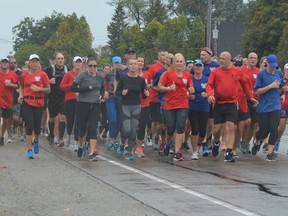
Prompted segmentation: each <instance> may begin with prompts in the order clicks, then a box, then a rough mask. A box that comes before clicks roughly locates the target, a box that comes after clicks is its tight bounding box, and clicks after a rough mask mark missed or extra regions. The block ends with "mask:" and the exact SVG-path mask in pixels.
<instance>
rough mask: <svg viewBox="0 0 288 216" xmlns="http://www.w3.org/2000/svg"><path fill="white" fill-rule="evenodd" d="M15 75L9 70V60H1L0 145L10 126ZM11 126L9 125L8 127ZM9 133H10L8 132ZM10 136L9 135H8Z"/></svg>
mask: <svg viewBox="0 0 288 216" xmlns="http://www.w3.org/2000/svg"><path fill="white" fill-rule="evenodd" d="M17 81H18V77H17V75H16V73H15V72H14V71H12V70H10V69H9V59H8V58H3V59H1V68H0V117H3V123H2V130H0V145H4V134H5V131H6V129H7V127H8V126H9V125H10V124H9V122H10V119H11V117H12V107H13V93H14V89H16V88H17V87H18V85H17ZM10 126H11V125H10ZM10 132H11V131H10ZM9 135H10V134H9Z"/></svg>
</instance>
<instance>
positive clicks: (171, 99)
mask: <svg viewBox="0 0 288 216" xmlns="http://www.w3.org/2000/svg"><path fill="white" fill-rule="evenodd" d="M184 65H185V59H184V56H183V55H182V54H180V53H177V54H175V56H174V59H173V69H170V70H168V71H166V72H165V73H163V75H162V76H161V78H160V81H159V83H158V89H159V90H160V91H161V92H166V95H165V99H164V105H163V108H164V110H166V111H167V112H166V113H167V116H166V117H167V119H166V120H167V121H166V123H167V136H168V137H167V143H168V145H169V143H170V142H171V139H172V136H173V134H174V132H175V129H176V138H175V154H174V157H173V159H174V160H175V161H182V160H183V158H182V154H181V152H180V151H181V146H182V141H183V138H184V137H183V133H184V131H185V121H186V118H187V115H188V111H189V102H188V95H189V94H192V93H194V88H193V83H192V77H191V74H190V73H189V72H186V71H184V70H183V68H184ZM187 94H188V95H187Z"/></svg>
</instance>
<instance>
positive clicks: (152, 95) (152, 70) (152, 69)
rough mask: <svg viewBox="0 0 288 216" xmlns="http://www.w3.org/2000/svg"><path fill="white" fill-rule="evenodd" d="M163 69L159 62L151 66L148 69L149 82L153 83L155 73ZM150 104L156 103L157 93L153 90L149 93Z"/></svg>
mask: <svg viewBox="0 0 288 216" xmlns="http://www.w3.org/2000/svg"><path fill="white" fill-rule="evenodd" d="M164 67H165V66H164V65H162V64H161V63H160V62H156V63H155V64H153V65H151V66H150V67H149V70H148V71H149V74H150V79H151V82H153V79H154V76H155V74H156V73H157V71H158V70H160V69H162V68H164ZM150 102H153V103H157V102H158V92H157V91H155V90H153V89H151V91H150Z"/></svg>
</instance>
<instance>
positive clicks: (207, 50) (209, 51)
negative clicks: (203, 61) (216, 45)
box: [201, 47, 214, 56]
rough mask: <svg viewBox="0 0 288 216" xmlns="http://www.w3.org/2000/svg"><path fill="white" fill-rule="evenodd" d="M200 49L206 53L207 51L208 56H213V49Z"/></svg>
mask: <svg viewBox="0 0 288 216" xmlns="http://www.w3.org/2000/svg"><path fill="white" fill-rule="evenodd" d="M201 51H205V52H206V53H208V54H209V55H210V56H213V55H214V53H213V51H212V50H211V49H210V48H209V47H204V48H202V49H201Z"/></svg>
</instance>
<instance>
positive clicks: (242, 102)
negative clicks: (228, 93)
mask: <svg viewBox="0 0 288 216" xmlns="http://www.w3.org/2000/svg"><path fill="white" fill-rule="evenodd" d="M243 79H244V81H245V85H248V86H249V89H250V81H249V77H248V75H246V74H243ZM238 92H239V95H238V107H239V112H241V113H247V112H248V105H247V96H246V94H245V92H244V89H243V87H242V85H239V89H238Z"/></svg>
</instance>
